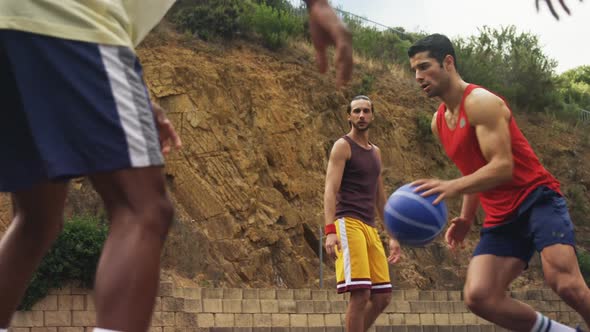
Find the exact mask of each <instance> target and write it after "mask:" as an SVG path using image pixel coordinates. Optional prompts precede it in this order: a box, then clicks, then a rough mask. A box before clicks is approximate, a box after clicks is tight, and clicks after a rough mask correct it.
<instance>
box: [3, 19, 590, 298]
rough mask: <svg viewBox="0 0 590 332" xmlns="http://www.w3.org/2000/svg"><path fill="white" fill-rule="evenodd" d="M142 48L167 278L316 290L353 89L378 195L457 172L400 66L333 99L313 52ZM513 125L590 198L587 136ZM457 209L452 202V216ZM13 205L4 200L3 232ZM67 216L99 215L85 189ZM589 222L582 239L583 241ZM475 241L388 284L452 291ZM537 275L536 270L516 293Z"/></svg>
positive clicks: (240, 46)
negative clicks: (155, 104)
mask: <svg viewBox="0 0 590 332" xmlns="http://www.w3.org/2000/svg"><path fill="white" fill-rule="evenodd" d="M138 53H139V56H140V58H141V60H142V63H143V66H144V72H145V77H146V81H147V85H148V87H149V90H150V93H151V94H152V96H153V98H154V99H156V100H158V101H159V102H160V103H161V104H162V105H163V106H164V107H165V108H167V109H168V110H169V112H170V113H169V114H170V118H171V119H172V121H173V122H174V124H175V126H176V128H177V129H178V131H179V132H180V135H181V137H182V140H183V142H184V148H183V149H182V150H181V151H179V152H174V153H173V154H172V155H171V156H170V157H169V158H168V160H167V166H166V170H165V171H166V177H167V180H168V184H169V188H170V192H171V195H172V198H173V200H174V202H175V206H176V208H177V216H176V221H175V224H174V227H173V231H172V233H171V235H170V237H169V240H168V242H167V245H166V249H165V252H164V254H163V255H164V269H165V271H166V274H167V275H168V276H170V277H171V278H176V279H178V280H183V281H184V282H192V283H197V284H199V285H201V286H208V285H211V286H231V287H270V286H273V287H291V288H299V287H315V286H318V285H319V280H320V260H319V256H318V246H319V243H318V241H319V239H318V231H319V225H321V224H322V223H323V209H322V200H323V185H324V175H325V169H326V164H327V156H328V153H329V150H330V148H331V146H332V144H333V142H334V141H335V140H336V139H337V138H338V137H340V136H342V135H343V134H345V133H346V132H347V131H348V123H347V121H346V105H347V101H348V100H349V98H351V97H352V96H353V95H355V94H357V93H358V91H361V89H362V90H367V89H368V90H369V91H370V92H369V95H370V96H371V97H372V99H373V100H374V102H375V107H376V114H377V120H376V123H375V126H374V127H373V129H372V131H371V137H372V141H373V142H374V143H375V144H377V145H378V146H379V147H380V148H381V149H382V154H383V158H384V160H383V162H384V168H385V169H384V175H385V184H386V189H387V192H389V193H390V192H392V191H393V190H395V188H397V187H398V186H400V185H402V184H404V183H406V182H408V181H411V180H413V179H416V178H420V177H425V176H437V177H450V176H456V175H458V173H457V172H456V171H455V170H454V169H453V168H452V167H450V166H449V162H448V160H447V158H446V157H445V156H444V155H443V152H442V151H441V150H440V148H439V146H438V145H437V144H436V143H435V142H434V140H432V138H431V137H430V136H429V135H428V134H425V133H424V132H425V131H424V128H423V126H420V124H419V123H420V122H419V121H418V119H420V118H422V119H424V118H427V117H428V116H430V115H431V114H432V112H433V110H434V109H435V107H436V102H435V101H433V100H429V99H427V98H426V97H424V95H423V94H422V93H421V91H419V90H418V88H417V86H416V85H415V84H414V82H413V79H412V78H411V77H410V76H409V75H408V74H407V73H405V72H404V70H403V69H400V68H396V67H387V66H382V65H379V64H374V63H371V62H369V61H363V60H362V59H357V61H356V64H355V78H354V81H353V82H352V84H351V85H350V86H349V87H348V88H346V89H343V90H341V91H336V90H335V88H334V81H333V76H334V75H333V73H329V74H328V75H320V74H318V73H317V72H316V70H315V64H314V63H313V59H314V58H313V53H312V50H311V48H310V46H309V45H306V44H303V43H297V44H294V45H292V46H291V47H289V48H288V49H284V50H282V51H280V52H270V51H267V50H265V49H263V48H261V47H259V46H256V45H251V44H249V43H246V42H232V43H229V44H227V43H223V44H222V43H204V42H201V41H198V40H195V39H193V38H189V37H187V36H184V35H179V34H176V33H175V32H174V31H173V30H172V29H171V28H169V27H167V26H165V25H162V26H160V27H158V28H157V29H156V30H155V31H154V32H153V33H152V34H151V35H150V36H149V37H148V39H147V40H146V41H145V42H144V43H143V44H142V45H141V47H140V49H139V51H138ZM518 121H519V123H520V124H521V127H522V128H523V131H524V133H525V135H526V136H527V137H528V138H529V140H530V141H531V142H532V145H533V146H534V148H536V149H537V151H538V152H539V154H540V156H541V157H542V159H543V161H544V162H545V164H546V166H547V168H549V169H550V170H551V171H552V172H554V174H556V175H557V176H558V178H559V179H560V180H562V181H563V182H564V191H568V188H574V189H575V190H574V194H572V195H574V196H575V197H574V199H577V200H580V199H581V200H582V202H588V198H589V197H588V194H587V191H586V188H587V186H588V184H589V183H590V182H589V180H590V174H589V170H588V169H587V168H585V167H583V165H585V164H586V163H587V162H588V161H590V155H589V153H588V135H587V134H582V133H581V132H582V131H583V130H580V128H578V129H575V130H574V129H572V128H570V127H567V126H565V125H563V124H561V123H558V122H555V121H552V120H551V119H550V118H548V117H545V116H542V115H538V116H534V117H531V118H528V117H523V116H518ZM585 129H586V130H587V128H585ZM572 190H573V189H572ZM576 195H577V196H576ZM572 197H573V196H572ZM576 197H577V198H576ZM458 204H459V201H453V202H449V205H450V206H451V210H452V212H455V213H456V212H458ZM576 204H577V203H576ZM9 209H10V206H9V203H8V200H7V197H6V196H2V198H1V199H0V223H1V224H2V225H3V227H6V225H7V224H8V222H9ZM67 213H68V214H69V215H71V214H80V213H93V214H103V211H102V209H101V206H100V202H99V201H98V199H97V197H96V195H95V194H94V193H93V192H92V190H91V188H90V186H89V183H88V182H87V181H85V180H83V179H80V180H76V181H74V182H73V185H72V191H71V194H70V196H69V198H68V209H67ZM587 221H590V220H587ZM584 222H586V220H584V221H579V222H578V223H579V225H578V226H579V227H578V231H579V233H578V237H579V238H587V237H586V236H585V234H587V228H586V226H585V224H584ZM589 224H590V223H589ZM477 237H478V233H477V229H476V230H474V231H473V232H472V234H471V235H470V238H469V241H468V243H467V248H466V249H465V250H462V251H459V252H457V253H451V252H449V251H448V250H447V249H446V247H445V246H444V245H443V243H442V242H441V241H440V239H439V241H438V242H436V243H434V244H433V245H431V246H429V247H427V248H422V249H410V248H405V259H404V261H403V262H402V263H400V264H398V265H396V266H393V267H392V268H391V273H392V276H393V280H394V285H395V287H396V288H421V289H443V288H452V289H459V288H460V287H461V285H462V281H463V278H464V275H465V267H466V264H467V261H468V258H469V255H470V252H471V249H472V248H473V245H474V243H475V241H476V239H477ZM324 257H325V256H324ZM323 267H324V270H323V272H324V273H323V276H324V285H328V286H332V285H334V277H333V263H332V262H331V261H329V260H327V259H325V258H324V261H323ZM538 273H539V268H538V266H536V265H535V264H533V268H531V269H530V270H529V271H528V272H527V273H526V274H525V275H524V276H523V277H521V280H519V283H517V285H516V286H515V287H521V286H522V285H524V284H525V282H527V281H528V279H530V278H532V277H535V276H536V275H537V274H538Z"/></svg>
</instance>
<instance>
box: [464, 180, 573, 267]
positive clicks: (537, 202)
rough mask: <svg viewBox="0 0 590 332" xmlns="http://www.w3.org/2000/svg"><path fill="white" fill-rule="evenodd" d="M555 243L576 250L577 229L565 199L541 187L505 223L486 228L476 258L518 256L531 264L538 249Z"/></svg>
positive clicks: (476, 251) (482, 233)
mask: <svg viewBox="0 0 590 332" xmlns="http://www.w3.org/2000/svg"><path fill="white" fill-rule="evenodd" d="M553 244H569V245H571V246H572V247H574V248H575V240H574V226H573V224H572V221H571V218H570V215H569V212H568V209H567V206H566V202H565V199H564V198H563V196H561V195H560V194H558V193H557V192H555V191H553V190H551V189H549V188H547V187H545V186H541V187H539V188H537V189H535V190H534V191H533V192H532V193H530V194H529V196H528V197H527V198H526V199H525V200H524V202H523V203H522V204H521V205H520V206H519V208H518V210H517V212H516V214H515V215H514V216H513V217H511V218H510V219H509V220H507V221H506V222H505V223H503V224H501V225H498V226H492V227H486V228H482V230H481V237H480V240H479V244H478V245H477V247H476V248H475V251H474V253H473V256H477V255H484V254H491V255H496V256H509V257H516V258H520V259H521V260H523V261H524V262H525V263H527V264H528V262H529V260H530V259H531V257H532V256H533V253H534V252H535V250H537V251H538V252H541V251H542V250H543V248H545V247H548V246H550V245H553Z"/></svg>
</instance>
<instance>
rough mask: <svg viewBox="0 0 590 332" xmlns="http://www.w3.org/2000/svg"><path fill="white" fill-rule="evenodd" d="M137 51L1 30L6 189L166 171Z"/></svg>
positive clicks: (0, 177)
mask: <svg viewBox="0 0 590 332" xmlns="http://www.w3.org/2000/svg"><path fill="white" fill-rule="evenodd" d="M142 77H143V76H142V70H141V66H140V64H139V61H138V60H137V57H136V56H135V54H134V53H133V51H132V50H130V49H129V48H126V47H122V46H109V45H97V44H93V43H85V42H79V41H72V40H64V39H59V38H53V37H47V36H41V35H37V34H31V33H26V32H19V31H11V30H0V86H1V87H2V88H1V89H0V98H1V100H2V106H1V107H0V115H1V118H0V119H1V120H0V155H1V156H2V162H0V191H2V192H7V191H9V192H12V191H17V190H23V189H27V188H30V187H31V186H32V185H35V184H37V183H40V182H44V181H47V180H56V179H57V180H59V179H67V178H72V177H77V176H82V175H88V174H92V173H96V172H105V171H113V170H119V169H126V168H132V167H146V166H160V165H163V162H164V160H163V157H162V154H161V152H160V144H159V140H158V134H157V130H156V127H155V123H154V116H153V113H152V109H151V104H150V101H149V97H148V93H147V89H146V87H145V84H144V82H143V78H142Z"/></svg>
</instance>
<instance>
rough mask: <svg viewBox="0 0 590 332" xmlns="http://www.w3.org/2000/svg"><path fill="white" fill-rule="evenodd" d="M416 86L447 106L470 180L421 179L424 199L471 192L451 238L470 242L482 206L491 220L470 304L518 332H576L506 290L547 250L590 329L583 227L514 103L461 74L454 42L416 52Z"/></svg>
mask: <svg viewBox="0 0 590 332" xmlns="http://www.w3.org/2000/svg"><path fill="white" fill-rule="evenodd" d="M408 55H409V57H410V65H411V67H412V69H413V70H414V71H415V73H416V81H417V82H418V83H419V84H420V87H421V88H422V90H423V91H424V92H425V93H426V94H427V95H428V96H429V97H438V98H440V99H441V101H442V103H441V105H440V106H439V108H438V111H437V112H436V113H435V114H434V116H433V118H432V131H433V133H434V134H435V136H437V137H438V138H439V139H440V142H441V144H442V146H443V147H444V149H445V152H446V153H447V155H448V156H449V157H450V158H451V159H452V160H453V162H454V163H455V164H456V165H457V168H459V170H460V171H461V173H462V175H463V176H462V177H460V178H457V179H453V180H439V179H421V180H417V181H415V182H414V184H416V185H417V186H418V187H417V188H416V191H424V193H423V194H422V195H423V196H428V195H434V194H437V195H439V196H438V198H437V199H436V200H435V202H434V204H437V203H438V202H439V201H440V200H442V199H446V198H451V197H456V196H459V195H462V196H463V207H462V209H461V215H460V216H459V217H457V218H454V219H452V220H451V221H450V223H451V224H450V226H449V228H448V230H447V232H446V235H445V239H446V241H447V243H448V245H449V246H450V248H451V249H455V248H456V247H457V246H459V245H461V244H462V242H463V240H464V239H465V236H466V235H467V233H468V232H469V230H470V228H471V225H472V223H473V220H474V218H475V214H476V211H477V209H478V207H479V206H480V205H481V206H482V208H483V210H484V212H485V214H486V217H485V220H484V224H483V227H482V230H481V237H480V241H479V243H478V245H477V247H476V249H475V251H474V253H473V257H472V259H471V261H470V263H469V267H468V270H467V279H466V281H465V288H464V293H465V304H466V305H467V306H468V307H469V309H470V310H471V311H472V312H473V313H475V314H476V315H478V316H480V317H482V318H484V319H487V320H489V321H491V322H493V323H496V324H498V325H500V326H502V327H504V328H507V329H510V330H514V331H523V332H528V331H546V332H551V331H553V332H555V331H573V329H572V328H570V327H567V326H565V325H562V324H560V323H557V322H555V321H553V320H551V319H549V318H547V317H545V316H543V315H542V314H540V313H538V312H535V310H534V309H533V308H531V307H530V306H528V305H527V304H524V303H522V302H519V301H517V300H514V299H512V298H511V297H509V296H508V295H507V294H506V289H508V287H509V285H510V284H511V283H512V281H514V279H516V278H517V277H518V276H519V275H520V274H521V273H522V272H523V271H524V270H525V269H526V268H527V266H528V262H529V260H530V258H531V257H532V255H533V253H534V251H535V250H536V251H538V252H540V256H541V261H542V263H543V272H544V275H545V281H546V282H547V284H548V285H550V286H551V288H552V289H553V290H554V291H555V292H556V293H557V294H558V295H559V296H560V297H561V298H562V299H563V300H564V301H565V302H566V303H567V304H568V305H570V306H571V307H572V308H574V309H575V310H576V311H577V312H578V313H579V314H580V315H581V316H582V317H583V319H584V320H585V322H586V324H587V325H590V290H589V289H588V287H587V286H586V284H585V282H584V279H583V277H582V275H581V273H580V269H579V266H578V262H577V258H576V254H575V249H574V248H575V242H574V229H573V224H572V222H571V220H570V216H569V213H568V210H567V207H566V203H565V199H564V198H563V196H562V194H561V192H560V189H559V182H558V181H557V180H556V179H555V178H554V177H553V176H552V175H551V174H550V173H549V172H548V171H547V170H546V169H545V168H544V167H543V166H542V165H541V163H540V162H539V159H538V158H537V156H536V155H535V153H534V152H533V150H532V148H531V147H530V145H529V143H528V142H527V140H526V139H525V137H524V135H523V134H522V132H521V131H520V129H519V128H518V126H517V125H516V122H515V120H514V117H513V116H512V111H511V110H510V108H509V107H508V105H507V103H506V102H505V101H504V100H503V99H502V98H501V97H499V96H497V95H496V94H494V93H492V92H490V91H488V90H486V89H485V88H482V87H479V86H476V85H473V84H469V83H467V82H465V81H463V79H462V78H461V76H460V75H459V73H458V72H457V67H456V66H457V59H456V57H455V51H454V49H453V46H452V44H451V42H450V40H449V39H448V38H447V37H445V36H443V35H439V34H434V35H430V36H427V37H425V38H423V39H421V40H419V41H417V42H416V43H415V44H414V45H412V46H411V47H410V49H409V50H408Z"/></svg>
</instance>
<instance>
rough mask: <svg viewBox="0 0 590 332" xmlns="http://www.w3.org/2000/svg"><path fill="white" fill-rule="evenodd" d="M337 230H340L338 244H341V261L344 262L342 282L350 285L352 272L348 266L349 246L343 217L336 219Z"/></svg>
mask: <svg viewBox="0 0 590 332" xmlns="http://www.w3.org/2000/svg"><path fill="white" fill-rule="evenodd" d="M338 230H339V231H340V245H342V263H343V264H344V284H345V285H350V283H351V281H352V272H351V266H350V247H349V246H348V237H347V236H346V222H345V219H344V218H340V219H338Z"/></svg>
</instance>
